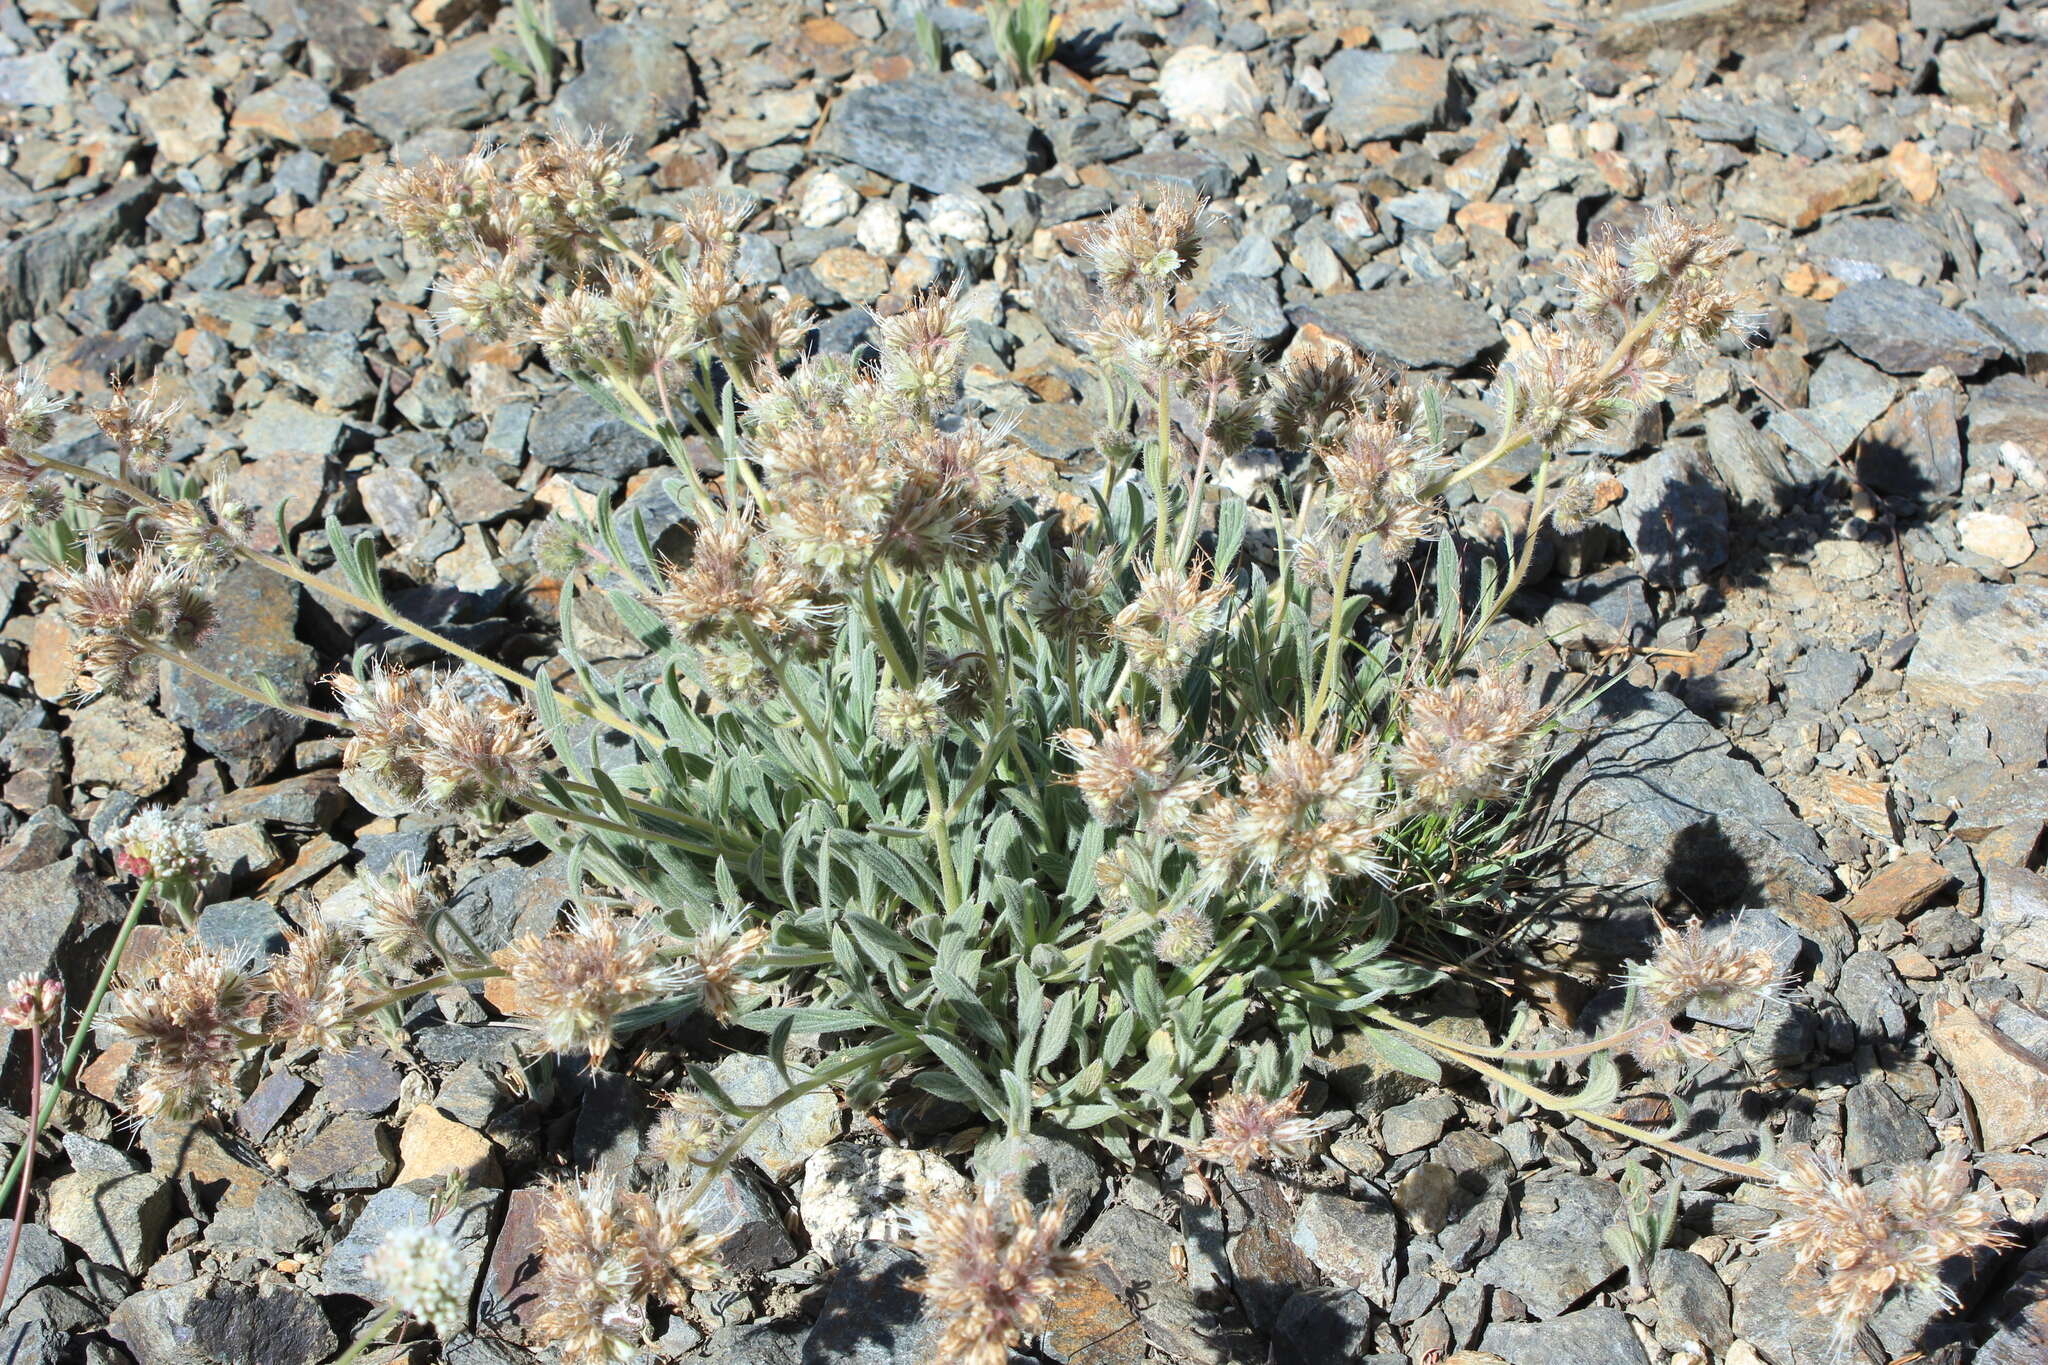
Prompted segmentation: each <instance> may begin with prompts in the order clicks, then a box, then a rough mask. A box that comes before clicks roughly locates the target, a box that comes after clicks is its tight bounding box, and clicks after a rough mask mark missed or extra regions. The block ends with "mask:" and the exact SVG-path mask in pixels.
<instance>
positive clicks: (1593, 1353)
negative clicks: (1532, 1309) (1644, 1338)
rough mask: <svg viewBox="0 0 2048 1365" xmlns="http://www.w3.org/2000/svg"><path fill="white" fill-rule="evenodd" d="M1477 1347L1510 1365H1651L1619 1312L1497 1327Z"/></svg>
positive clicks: (1601, 1310) (1587, 1312) (1609, 1310)
mask: <svg viewBox="0 0 2048 1365" xmlns="http://www.w3.org/2000/svg"><path fill="white" fill-rule="evenodd" d="M1480 1344H1481V1345H1482V1346H1483V1347H1484V1348H1485V1349H1486V1350H1488V1351H1491V1352H1492V1353H1493V1354H1494V1355H1497V1356H1499V1357H1500V1358H1501V1359H1502V1360H1505V1361H1506V1362H1508V1365H1650V1358H1649V1357H1648V1356H1647V1355H1644V1354H1643V1344H1642V1343H1641V1342H1640V1341H1638V1340H1636V1334H1635V1329H1633V1328H1632V1327H1630V1326H1629V1322H1628V1317H1627V1315H1626V1314H1624V1313H1623V1312H1622V1311H1621V1310H1620V1309H1618V1308H1585V1309H1581V1310H1580V1311H1578V1312H1576V1313H1567V1314H1565V1315H1564V1316H1563V1317H1561V1318H1554V1319H1552V1320H1551V1321H1549V1322H1497V1323H1495V1324H1494V1325H1493V1326H1491V1327H1489V1328H1487V1329H1486V1337H1485V1339H1484V1340H1483V1341H1482V1342H1481V1343H1480Z"/></svg>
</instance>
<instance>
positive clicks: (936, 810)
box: [917, 743, 960, 915]
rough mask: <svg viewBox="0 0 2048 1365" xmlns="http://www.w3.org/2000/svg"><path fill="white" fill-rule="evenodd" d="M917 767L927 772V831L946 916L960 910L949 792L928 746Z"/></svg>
mask: <svg viewBox="0 0 2048 1365" xmlns="http://www.w3.org/2000/svg"><path fill="white" fill-rule="evenodd" d="M917 762H918V766H919V767H920V768H921V769H923V770H924V795H925V802H926V804H928V805H929V806H930V807H931V811H930V813H929V814H928V815H927V816H926V817H925V828H926V829H928V830H929V831H931V836H932V852H933V853H935V854H937V855H938V859H939V883H940V887H941V890H942V894H943V895H944V896H945V898H946V913H947V914H949V915H950V914H951V913H953V911H955V910H957V909H959V908H960V869H959V867H958V865H956V864H955V863H954V861H953V835H952V830H951V828H950V826H951V823H952V822H951V821H949V820H947V818H946V793H945V790H944V789H943V788H942V787H940V785H939V765H938V763H937V762H936V761H935V760H934V759H933V758H932V746H931V745H930V744H929V743H924V744H920V745H918V746H917Z"/></svg>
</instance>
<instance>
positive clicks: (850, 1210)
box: [799, 1142, 967, 1261]
mask: <svg viewBox="0 0 2048 1365" xmlns="http://www.w3.org/2000/svg"><path fill="white" fill-rule="evenodd" d="M966 1193H967V1182H966V1180H965V1179H964V1178H963V1177H962V1176H961V1174H960V1173H959V1172H958V1171H956V1170H954V1169H953V1168H952V1166H950V1165H949V1164H947V1162H946V1160H945V1158H944V1157H942V1156H940V1155H939V1154H938V1153H936V1152H929V1151H917V1150H913V1149H911V1148H907V1147H857V1146H855V1145H853V1144H852V1143H846V1142H835V1143H833V1144H832V1145H831V1146H829V1147H826V1148H824V1149H822V1150H821V1151H818V1152H814V1153H813V1154H812V1155H811V1158H810V1160H808V1161H806V1162H805V1163H804V1185H803V1194H802V1197H801V1199H800V1201H799V1207H800V1208H801V1210H802V1213H803V1220H804V1232H805V1233H806V1235H808V1236H809V1237H810V1239H811V1246H812V1247H813V1248H814V1249H815V1250H817V1251H819V1252H821V1253H822V1254H823V1255H824V1257H825V1259H827V1260H829V1261H839V1260H844V1259H846V1258H847V1257H849V1256H852V1255H853V1254H854V1253H855V1250H856V1249H857V1248H858V1247H859V1246H860V1245H861V1244H862V1243H864V1242H889V1241H899V1240H902V1239H903V1238H905V1237H907V1236H915V1235H917V1234H919V1233H921V1232H923V1231H925V1230H926V1229H927V1228H928V1227H929V1224H928V1223H927V1222H926V1220H925V1210H926V1209H927V1208H929V1207H931V1205H932V1204H933V1203H934V1202H935V1201H943V1200H945V1199H947V1198H950V1197H952V1196H955V1195H964V1194H966Z"/></svg>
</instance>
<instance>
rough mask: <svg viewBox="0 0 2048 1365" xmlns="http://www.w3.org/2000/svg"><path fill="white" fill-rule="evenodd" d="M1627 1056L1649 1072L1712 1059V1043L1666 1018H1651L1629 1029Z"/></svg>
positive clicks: (1667, 1069)
mask: <svg viewBox="0 0 2048 1365" xmlns="http://www.w3.org/2000/svg"><path fill="white" fill-rule="evenodd" d="M1627 1051H1628V1054H1629V1056H1631V1057H1633V1058H1635V1059H1636V1063H1637V1065H1639V1066H1641V1067H1642V1068H1643V1069H1644V1070H1645V1071H1649V1072H1666V1071H1670V1070H1673V1069H1674V1068H1683V1067H1686V1066H1689V1065H1696V1064H1698V1063H1702V1062H1711V1061H1713V1060H1714V1057H1715V1055H1716V1054H1715V1051H1714V1046H1713V1044H1712V1043H1711V1042H1709V1041H1708V1040H1706V1039H1704V1038H1701V1037H1700V1036H1698V1035H1697V1034H1692V1033H1687V1032H1685V1031H1684V1030H1683V1029H1680V1028H1678V1027H1676V1026H1674V1025H1673V1024H1672V1023H1671V1021H1670V1020H1668V1019H1652V1020H1649V1021H1647V1022H1646V1023H1644V1024H1643V1025H1642V1026H1641V1027H1639V1028H1637V1029H1632V1030H1631V1031H1630V1037H1629V1040H1628V1044H1627Z"/></svg>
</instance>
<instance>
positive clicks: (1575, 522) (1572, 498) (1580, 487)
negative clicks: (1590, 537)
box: [1550, 473, 1606, 536]
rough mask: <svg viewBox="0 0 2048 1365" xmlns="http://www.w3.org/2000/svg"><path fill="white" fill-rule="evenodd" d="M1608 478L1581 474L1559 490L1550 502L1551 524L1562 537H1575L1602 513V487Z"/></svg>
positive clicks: (1593, 474)
mask: <svg viewBox="0 0 2048 1365" xmlns="http://www.w3.org/2000/svg"><path fill="white" fill-rule="evenodd" d="M1605 482H1606V477H1605V476H1604V475H1601V474H1598V473H1587V474H1581V475H1579V476H1578V477H1577V478H1575V479H1573V480H1572V481H1571V482H1570V483H1568V484H1566V485H1565V486H1564V487H1562V488H1560V489H1558V490H1557V495H1556V496H1555V497H1554V498H1552V499H1551V501H1550V524H1551V525H1552V526H1554V527H1556V528H1557V533H1558V534H1559V535H1561V536H1575V535H1577V534H1579V532H1581V531H1583V530H1585V529H1586V528H1587V527H1588V526H1591V525H1592V524H1593V518H1594V517H1595V516H1597V515H1598V514H1599V512H1600V505H1601V485H1602V484H1604V483H1605Z"/></svg>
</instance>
